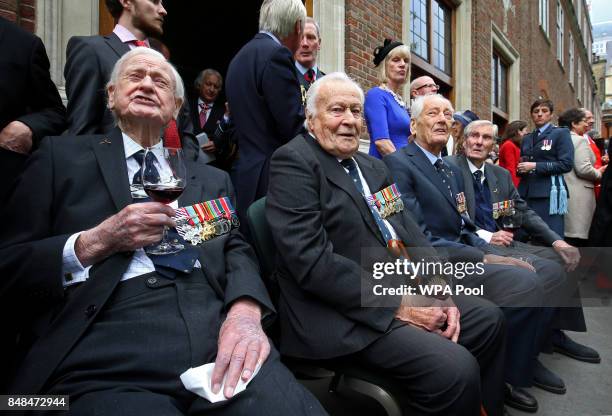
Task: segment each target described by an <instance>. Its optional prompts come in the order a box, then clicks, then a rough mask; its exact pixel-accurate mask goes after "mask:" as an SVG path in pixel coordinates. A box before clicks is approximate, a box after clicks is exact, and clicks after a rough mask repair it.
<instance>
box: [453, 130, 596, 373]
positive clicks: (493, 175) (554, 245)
mask: <svg viewBox="0 0 612 416" xmlns="http://www.w3.org/2000/svg"><path fill="white" fill-rule="evenodd" d="M496 130H497V128H496V126H495V125H494V124H493V123H491V122H490V121H488V120H479V121H474V122H472V123H470V124H469V125H468V126H467V127H466V128H465V142H464V145H463V148H464V150H465V154H463V155H458V156H452V157H448V158H447V160H448V161H450V162H451V163H454V164H455V165H456V166H457V167H458V168H459V169H460V170H461V173H462V175H463V180H464V183H465V195H466V203H467V209H468V213H469V215H470V218H473V219H474V222H475V224H476V226H477V227H478V230H477V231H476V233H477V234H478V235H479V236H480V237H481V238H483V239H484V240H485V241H487V242H489V243H491V244H494V245H496V246H500V247H507V251H508V253H509V254H512V253H516V252H524V253H527V254H531V255H535V256H539V257H543V258H546V259H549V260H553V261H557V262H559V263H563V264H564V265H565V266H566V269H567V270H568V271H572V270H574V269H575V268H576V266H577V265H578V263H579V261H580V252H579V251H578V249H577V248H575V247H572V246H571V245H569V244H568V243H566V242H565V241H563V239H562V238H561V237H560V236H559V235H557V234H556V233H555V232H554V231H553V230H551V229H550V227H549V226H548V225H547V224H546V223H545V222H544V221H542V219H541V218H540V217H539V215H538V214H537V213H536V212H535V211H533V210H532V209H531V208H530V207H529V206H528V205H527V203H526V202H525V201H524V200H523V199H522V198H521V197H520V195H519V194H518V191H517V190H516V188H515V187H514V184H513V183H512V177H511V176H510V174H509V173H508V171H507V170H506V169H504V168H501V167H499V166H495V165H493V164H490V163H485V160H486V159H487V157H488V155H489V152H490V151H491V149H492V148H493V144H494V143H495V139H494V138H495V136H496V135H497V134H496V133H497V131H496ZM507 225H512V226H513V227H516V226H518V227H520V228H522V229H523V230H525V231H526V232H527V233H528V234H529V235H530V236H533V237H535V238H537V239H538V240H539V241H543V242H545V243H546V244H547V245H546V246H535V245H529V244H524V243H521V242H519V241H514V239H513V233H512V232H509V231H506V230H504V228H506V227H507ZM502 250H504V249H502ZM555 301H556V302H558V303H557V304H558V305H559V306H567V304H566V301H564V300H563V299H562V298H561V297H559V298H557V299H555ZM553 305H554V303H553ZM558 313H559V315H560V316H559V317H558V319H557V322H556V325H554V327H555V328H564V329H570V330H573V331H586V324H585V321H584V314H583V313H582V308H580V307H574V308H568V307H562V308H560V309H559V310H558ZM551 342H552V345H553V348H554V349H555V350H556V351H559V352H561V353H563V354H566V355H568V356H570V357H572V358H575V359H578V360H581V361H586V362H600V361H601V359H600V357H599V354H598V353H597V351H595V350H593V349H592V348H589V347H586V346H584V345H581V344H578V343H576V342H575V341H573V340H572V339H570V338H569V337H568V336H567V335H565V334H564V333H563V332H562V331H561V330H560V329H556V330H555V331H554V332H553V334H552V337H551Z"/></svg>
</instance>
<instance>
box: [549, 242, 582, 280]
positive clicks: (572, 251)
mask: <svg viewBox="0 0 612 416" xmlns="http://www.w3.org/2000/svg"><path fill="white" fill-rule="evenodd" d="M552 247H553V249H554V250H555V251H556V252H557V254H558V255H559V256H561V258H562V259H563V262H564V263H565V270H566V271H568V272H572V271H574V270H576V267H578V264H579V263H580V250H578V249H577V248H576V247H574V246H572V245H569V244H567V243H566V242H565V241H563V240H557V241H555V242H554V243H553V244H552Z"/></svg>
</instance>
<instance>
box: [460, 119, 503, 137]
mask: <svg viewBox="0 0 612 416" xmlns="http://www.w3.org/2000/svg"><path fill="white" fill-rule="evenodd" d="M484 126H486V127H491V128H492V129H493V139H494V140H495V137H497V131H498V128H497V124H493V123H492V122H490V121H489V120H474V121H472V122H471V123H470V124H468V125H467V126H465V129H464V130H463V136H464V137H468V136H469V135H470V133H471V132H472V131H473V130H475V129H477V128H478V127H484Z"/></svg>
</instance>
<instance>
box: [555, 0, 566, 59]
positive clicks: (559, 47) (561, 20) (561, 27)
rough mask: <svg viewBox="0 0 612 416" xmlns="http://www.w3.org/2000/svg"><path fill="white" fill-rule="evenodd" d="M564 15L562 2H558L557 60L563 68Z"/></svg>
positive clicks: (558, 0)
mask: <svg viewBox="0 0 612 416" xmlns="http://www.w3.org/2000/svg"><path fill="white" fill-rule="evenodd" d="M564 26H565V25H564V14H563V7H562V6H561V0H557V60H558V61H559V63H560V64H561V66H563V39H564V33H563V30H564Z"/></svg>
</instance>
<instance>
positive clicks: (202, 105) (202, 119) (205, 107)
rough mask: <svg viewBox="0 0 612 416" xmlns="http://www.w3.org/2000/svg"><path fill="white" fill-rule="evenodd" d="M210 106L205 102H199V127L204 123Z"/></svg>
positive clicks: (202, 126)
mask: <svg viewBox="0 0 612 416" xmlns="http://www.w3.org/2000/svg"><path fill="white" fill-rule="evenodd" d="M210 107H212V105H210V104H207V103H200V128H202V129H203V128H204V125H205V124H206V120H207V118H208V117H207V116H206V113H208V110H210Z"/></svg>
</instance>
